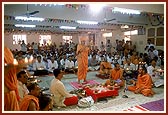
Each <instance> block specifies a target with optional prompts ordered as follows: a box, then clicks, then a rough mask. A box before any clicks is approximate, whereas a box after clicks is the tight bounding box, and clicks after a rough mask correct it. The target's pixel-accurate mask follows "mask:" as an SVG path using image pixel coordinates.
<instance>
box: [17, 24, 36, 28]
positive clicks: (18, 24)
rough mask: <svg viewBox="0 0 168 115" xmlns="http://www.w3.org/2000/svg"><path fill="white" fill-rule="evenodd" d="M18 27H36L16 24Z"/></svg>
mask: <svg viewBox="0 0 168 115" xmlns="http://www.w3.org/2000/svg"><path fill="white" fill-rule="evenodd" d="M15 26H16V27H29V28H34V27H36V25H23V24H16V25H15Z"/></svg>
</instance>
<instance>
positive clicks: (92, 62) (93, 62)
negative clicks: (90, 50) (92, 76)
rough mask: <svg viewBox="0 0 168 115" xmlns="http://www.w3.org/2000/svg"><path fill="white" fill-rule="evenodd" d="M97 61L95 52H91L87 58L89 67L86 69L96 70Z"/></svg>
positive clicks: (97, 66)
mask: <svg viewBox="0 0 168 115" xmlns="http://www.w3.org/2000/svg"><path fill="white" fill-rule="evenodd" d="M99 64H100V63H99V61H98V59H97V58H96V54H93V55H92V57H91V59H89V67H88V69H89V70H91V71H94V70H98V69H99Z"/></svg>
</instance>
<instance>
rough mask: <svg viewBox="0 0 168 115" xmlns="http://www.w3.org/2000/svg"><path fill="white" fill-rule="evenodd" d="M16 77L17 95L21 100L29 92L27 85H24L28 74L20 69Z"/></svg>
mask: <svg viewBox="0 0 168 115" xmlns="http://www.w3.org/2000/svg"><path fill="white" fill-rule="evenodd" d="M17 79H18V92H19V97H20V100H22V99H23V97H24V96H25V95H27V94H28V93H29V90H28V89H27V86H26V85H27V80H28V75H27V73H26V72H25V71H20V72H19V73H17Z"/></svg>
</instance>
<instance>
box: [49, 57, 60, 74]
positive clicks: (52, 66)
mask: <svg viewBox="0 0 168 115" xmlns="http://www.w3.org/2000/svg"><path fill="white" fill-rule="evenodd" d="M57 68H58V63H57V61H56V60H55V57H54V56H53V57H51V61H49V62H48V71H49V72H53V70H54V69H57Z"/></svg>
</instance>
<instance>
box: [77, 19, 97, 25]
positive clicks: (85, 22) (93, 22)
mask: <svg viewBox="0 0 168 115" xmlns="http://www.w3.org/2000/svg"><path fill="white" fill-rule="evenodd" d="M76 22H77V23H79V24H98V22H95V21H81V20H77V21H76Z"/></svg>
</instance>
